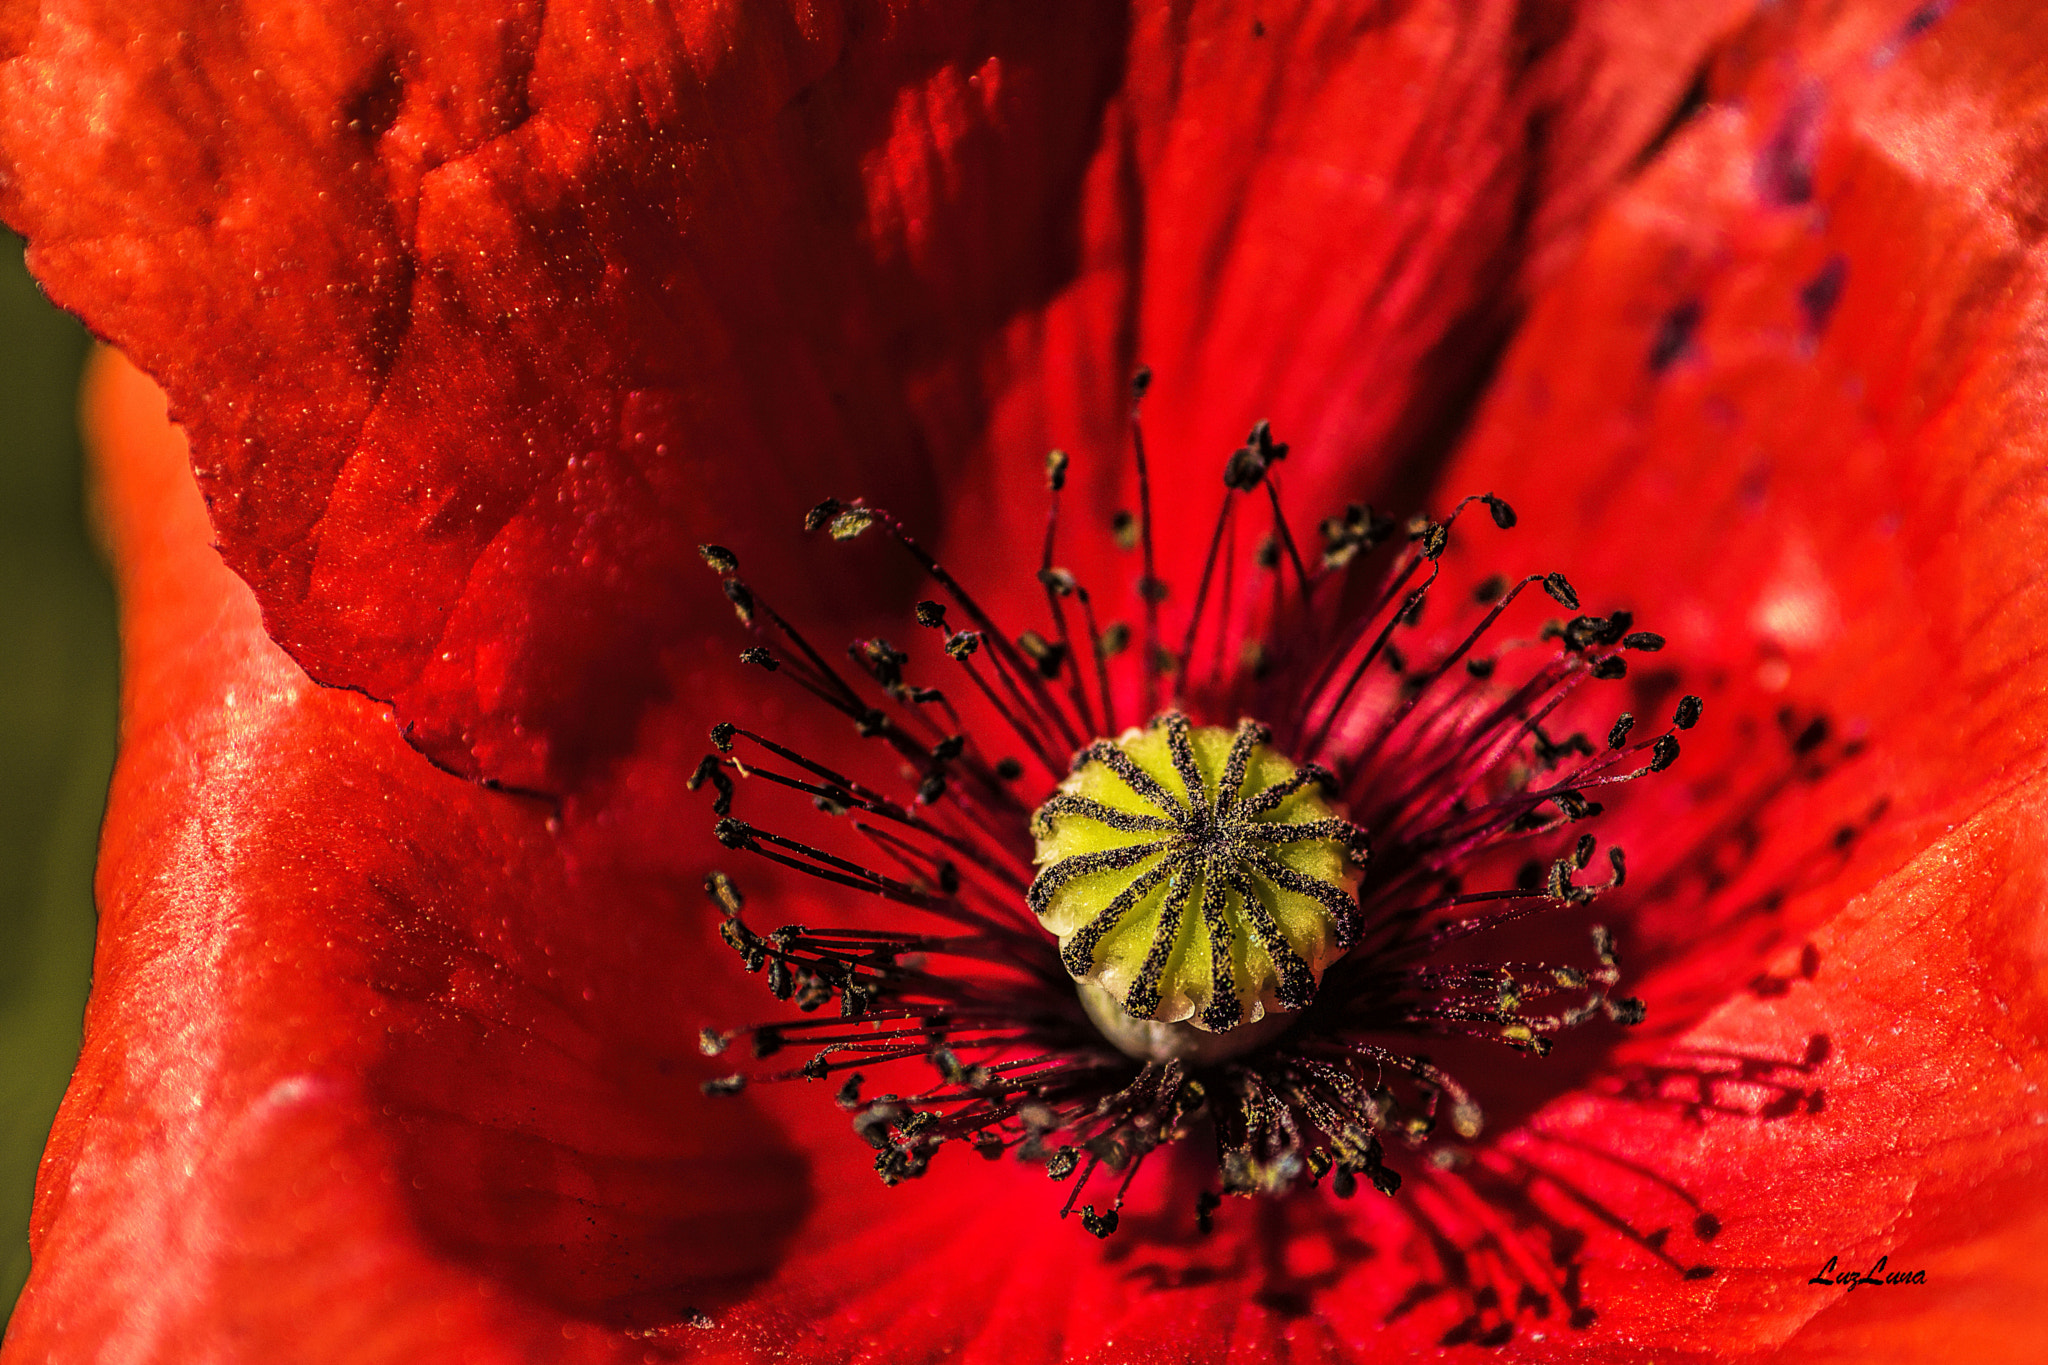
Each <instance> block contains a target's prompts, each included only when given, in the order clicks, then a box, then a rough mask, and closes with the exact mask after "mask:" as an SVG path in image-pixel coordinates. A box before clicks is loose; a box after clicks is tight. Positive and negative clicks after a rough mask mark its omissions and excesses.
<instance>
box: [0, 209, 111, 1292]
mask: <svg viewBox="0 0 2048 1365" xmlns="http://www.w3.org/2000/svg"><path fill="white" fill-rule="evenodd" d="M85 350H86V337H85V332H84V330H83V329H81V328H80V327H79V325H78V324H77V322H75V321H74V320H73V319H71V318H70V317H67V316H66V315H64V314H62V313H59V312H58V311H57V310H56V309H55V308H53V307H51V306H50V303H49V301H48V300H46V299H45V298H44V297H43V296H42V294H41V293H39V292H38V291H37V289H36V287H35V285H34V284H32V283H30V281H29V277H28V272H27V271H26V270H24V269H23V268H22V263H21V243H20V241H19V240H18V239H16V238H14V237H12V236H9V235H5V234H0V1322H4V1321H5V1319H6V1316H7V1314H8V1313H10V1312H11V1311H12V1310H13V1307H14V1301H15V1298H16V1296H17V1295H19V1294H20V1292H21V1284H22V1280H23V1279H24V1278H25V1277H26V1276H27V1274H28V1211H29V1202H30V1198H31V1196H32V1194H33V1191H34V1187H35V1175H36V1159H37V1158H38V1157H39V1156H40V1155H41V1154H42V1149H43V1141H44V1139H45V1138H46V1137H48V1136H49V1131H50V1118H51V1116H52V1115H53V1114H55V1113H56V1111H57V1101H58V1100H59V1099H60V1098H61V1097H62V1096H63V1094H64V1083H65V1081H66V1079H67V1078H68V1077H69V1076H70V1074H71V1067H72V1063H73V1062H75V1061H76V1060H77V1057H78V1023H79V1016H80V1013H81V1011H82V1010H83V1009H84V1007H85V988H86V978H87V974H88V972H89V970H90V968H91V965H92V934H93V914H92V860H93V848H94V845H95V843H96V842H97V841H98V838H99V826H100V810H101V807H102V805H103V804H104V802H105V800H106V794H107V775H108V772H109V771H110V770H111V769H112V767H113V762H114V703H115V691H114V669H115V648H114V601H113V594H112V591H111V590H110V589H109V587H108V584H107V576H106V571H105V569H104V568H103V567H102V566H101V564H100V561H99V558H98V556H97V554H96V553H95V551H94V549H93V547H92V543H91V540H90V539H89V537H88V536H87V534H86V530H85V521H84V516H83V511H82V509H83V505H84V501H85V500H84V496H83V490H82V481H81V476H80V470H79V457H78V416H77V406H78V373H79V366H80V365H81V364H82V363H83V361H84V359H85Z"/></svg>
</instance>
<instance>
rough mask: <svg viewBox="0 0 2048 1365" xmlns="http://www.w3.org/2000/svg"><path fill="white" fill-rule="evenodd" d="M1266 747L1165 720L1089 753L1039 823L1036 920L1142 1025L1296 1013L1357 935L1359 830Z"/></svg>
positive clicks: (1078, 971) (1241, 731) (1233, 734)
mask: <svg viewBox="0 0 2048 1365" xmlns="http://www.w3.org/2000/svg"><path fill="white" fill-rule="evenodd" d="M1267 738H1268V736H1267V733H1266V731H1265V730H1264V729H1263V727H1260V726H1258V725H1256V724H1254V723H1252V722H1249V721H1247V722H1242V723H1240V725H1239V726H1238V727H1237V728H1236V730H1234V731H1233V730H1228V729H1224V728H1221V727H1203V728H1197V727H1195V726H1193V725H1191V724H1189V723H1188V722H1187V721H1186V720H1185V719H1184V718H1183V717H1181V716H1179V715H1178V714H1169V715H1167V716H1164V717H1162V718H1161V719H1160V720H1158V721H1155V722H1154V723H1153V724H1152V725H1151V726H1150V727H1148V728H1145V729H1132V730H1128V731H1126V732H1125V733H1124V734H1123V735H1121V736H1120V737H1118V738H1117V739H1116V740H1114V741H1098V742H1097V743H1095V744H1094V745H1091V746H1090V747H1089V748H1088V749H1087V750H1084V751H1083V753H1082V754H1081V755H1080V757H1079V759H1078V760H1077V766H1076V767H1075V769H1074V771H1073V773H1072V774H1071V775H1070V776H1069V777H1068V778H1067V779H1066V781H1065V782H1063V783H1061V784H1060V789H1059V792H1058V793H1057V794H1056V795H1055V796H1054V797H1053V798H1052V799H1051V800H1050V801H1048V802H1047V803H1046V804H1045V806H1043V807H1042V808H1041V809H1040V811H1039V813H1038V816H1037V818H1036V819H1035V820H1034V822H1033V832H1034V834H1035V835H1036V837H1037V840H1038V855H1037V862H1038V866H1039V869H1040V870H1039V874H1038V878H1037V880H1036V882H1035V883H1034V884H1033V886H1032V888H1031V902H1032V908H1033V909H1034V910H1036V911H1037V912H1038V917H1039V922H1040V923H1041V924H1043V925H1044V926H1045V928H1046V929H1047V930H1049V931H1050V932H1051V933H1053V934H1055V935H1056V936H1058V938H1059V940H1060V947H1061V950H1062V952H1061V956H1062V958H1063V960H1065V961H1066V963H1067V967H1068V970H1069V971H1070V972H1072V973H1073V974H1074V975H1076V976H1077V977H1078V978H1079V979H1081V980H1084V981H1092V982H1093V983H1095V984H1096V985H1097V986H1099V987H1101V988H1102V989H1103V990H1104V991H1106V992H1107V993H1108V994H1109V995H1110V996H1111V997H1112V998H1114V999H1115V1000H1117V1001H1119V1002H1121V1003H1122V1004H1123V1006H1124V1009H1125V1011H1126V1012H1127V1013H1129V1014H1130V1015H1132V1016H1133V1017H1135V1018H1138V1019H1151V1020H1157V1021H1160V1022H1180V1021H1186V1022H1187V1023H1189V1024H1192V1025H1193V1026H1194V1027H1196V1028H1199V1029H1205V1030H1209V1031H1214V1032H1222V1031H1226V1030H1228V1029H1231V1028H1234V1027H1237V1026H1239V1025H1243V1024H1250V1023H1254V1022H1256V1021H1257V1020H1259V1019H1261V1018H1262V1017H1263V1016H1265V1015H1266V1014H1267V1013H1268V1012H1269V1011H1288V1010H1298V1009H1301V1008H1303V1007H1304V1006H1306V1005H1307V1004H1308V1002H1309V1000H1310V999H1311V998H1312V997H1313V995H1314V992H1315V987H1316V985H1317V984H1318V983H1320V981H1321V979H1322V974H1323V971H1324V969H1325V968H1327V967H1328V966H1329V965H1330V964H1331V963H1332V962H1334V961H1336V959H1337V958H1338V957H1339V956H1341V955H1342V953H1343V952H1344V950H1345V949H1346V948H1348V947H1349V946H1350V943H1351V940H1352V938H1353V937H1354V936H1355V934H1356V931H1357V912H1356V896H1357V891H1358V884H1359V881H1360V879H1361V877H1362V876H1363V868H1362V867H1361V866H1360V862H1361V860H1362V859H1363V857H1364V851H1363V840H1362V836H1360V835H1359V834H1358V832H1357V831H1356V830H1355V829H1353V828H1351V827H1350V826H1349V825H1348V824H1345V823H1344V821H1343V819H1342V816H1341V814H1340V812H1339V811H1338V810H1337V809H1336V808H1335V807H1334V806H1333V805H1332V804H1331V803H1330V802H1329V801H1328V800H1327V799H1326V798H1325V796H1324V795H1323V791H1322V786H1321V784H1320V783H1319V782H1318V781H1316V780H1314V775H1313V774H1308V773H1302V772H1300V771H1299V770H1298V769H1297V768H1296V766H1295V765H1294V764H1293V763H1291V762H1289V761H1288V760H1287V759H1286V758H1284V757H1283V756H1281V755H1280V754H1278V753H1276V752H1274V750H1272V749H1271V748H1269V747H1267V744H1266V742H1265V741H1266V739H1267ZM1233 768H1236V769H1237V770H1239V771H1241V772H1242V773H1243V779H1242V781H1241V782H1240V783H1238V784H1236V785H1235V786H1234V787H1232V788H1231V789H1230V790H1228V791H1225V790H1223V788H1224V786H1225V785H1226V784H1227V783H1228V781H1229V778H1230V776H1231V773H1232V770H1233ZM1190 778H1195V779H1197V780H1195V781H1190V780H1189V779H1190ZM1262 794H1263V796H1262ZM1262 807H1264V808H1262ZM1117 850H1128V851H1127V852H1121V853H1119V852H1117ZM1134 888H1135V889H1136V894H1132V893H1133V890H1134ZM1119 896H1124V897H1125V898H1126V901H1127V904H1126V905H1125V906H1124V907H1123V908H1122V909H1121V910H1117V909H1115V907H1116V903H1117V901H1118V898H1119ZM1219 947H1220V948H1221V950H1222V952H1223V954H1224V955H1225V957H1226V963H1227V971H1226V972H1225V973H1223V974H1222V976H1221V978H1220V980H1219V977H1218V974H1217V972H1216V970H1215V968H1216V963H1215V960H1214V959H1215V956H1216V953H1217V950H1218V948H1219ZM1148 966H1149V970H1148Z"/></svg>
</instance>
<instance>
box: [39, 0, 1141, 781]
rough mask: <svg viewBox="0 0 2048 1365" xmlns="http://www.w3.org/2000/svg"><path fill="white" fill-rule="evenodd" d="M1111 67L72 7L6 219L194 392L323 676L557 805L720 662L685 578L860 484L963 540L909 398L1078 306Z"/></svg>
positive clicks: (620, 35) (173, 384) (59, 33)
mask: <svg viewBox="0 0 2048 1365" xmlns="http://www.w3.org/2000/svg"><path fill="white" fill-rule="evenodd" d="M1120 33H1121V19H1120V17H1119V16H1118V15H1117V14H1116V13H1115V12H1114V11H1112V10H1108V9H1105V8H1104V7H1102V6H1100V5H1095V4H1088V3H1076V4H1068V5H1066V6H1064V8H1063V9H1059V8H1056V9H1055V10H1053V11H1050V12H1048V11H1046V10H1045V9H1044V8H1043V7H1040V8H1039V9H1037V10H1034V11H1033V12H1032V13H1031V14H1030V15H1029V16H1026V15H1023V14H1021V13H1018V14H1013V15H1010V16H1009V17H1004V15H1003V14H1001V13H997V12H981V11H965V10H960V9H958V8H956V7H949V6H930V7H925V8H912V9H905V10H904V11H903V12H901V13H899V14H896V15H893V16H889V17H887V18H883V17H881V16H875V17H874V18H873V19H872V21H870V19H869V18H867V17H863V16H861V15H856V14H849V13H842V12H839V11H836V10H833V9H831V8H826V9H813V8H812V7H809V6H799V7H796V8H795V11H794V12H789V11H784V10H781V9H779V8H774V7H761V6H740V5H724V6H715V7H705V6H695V7H687V13H683V14H679V15H677V16H675V17H673V18H664V17H663V16H662V14H661V13H660V12H657V11H655V10H645V9H643V10H639V11H636V12H635V13H634V14H633V15H632V16H630V17H627V16H623V15H612V14H609V13H607V12H606V11H605V9H604V7H602V6H588V7H582V8H577V7H573V6H571V7H565V6H559V5H555V6H548V7H546V9H545V10H541V9H538V8H532V9H526V10H523V11H508V12H507V13H506V14H505V15H503V16H497V15H488V16H487V15H485V14H484V12H481V11H477V10H476V9H475V8H474V7H473V6H468V7H465V6H452V7H449V8H448V9H447V11H446V12H445V13H444V12H442V11H440V10H421V9H419V8H418V7H407V6H395V7H384V6H376V5H363V6H352V7H349V8H347V9H345V10H343V9H333V10H324V11H322V13H321V14H320V15H318V16H309V15H307V14H305V13H303V12H301V11H300V10H299V9H298V8H296V7H287V8H286V9H285V10H282V11H280V12H279V13H278V14H277V15H276V16H273V17H272V18H271V19H270V20H269V21H267V22H266V21H262V20H260V19H259V18H258V17H257V16H253V15H251V14H248V13H243V14H240V15H234V16H230V15H228V14H226V13H225V12H223V11H220V10H218V9H215V8H212V7H208V6H203V5H202V6H187V7H177V6H173V7H170V8H168V9H163V10H157V11H150V12H149V13H147V14H143V13H141V12H138V11H136V10H134V9H133V8H132V7H120V6H112V5H107V6H100V5H93V4H81V5H77V6H73V7H68V8H67V9H66V10H65V11H64V12H63V13H62V14H61V15H60V14H56V13H52V14H50V15H48V16H45V17H44V18H43V19H41V20H39V21H37V23H35V24H34V25H32V26H31V28H30V31H28V32H27V33H23V34H16V35H15V38H14V41H13V42H12V43H11V44H10V46H9V57H10V59H9V60H8V62H7V63H6V69H5V74H4V77H0V103H4V105H5V107H6V109H7V111H8V112H7V115H6V119H5V130H4V133H0V155H4V158H5V162H6V167H7V170H6V175H5V177H4V179H5V198H4V204H0V212H4V213H5V214H6V216H7V218H8V220H9V221H10V222H12V223H14V224H16V225H17V226H19V227H20V228H21V229H22V230H23V231H24V232H25V233H26V234H27V235H28V236H29V237H31V239H32V241H33V245H32V247H31V255H32V260H33V266H34V269H35V270H36V271H37V273H38V277H39V278H40V279H41V280H42V281H43V282H44V283H45V285H46V287H47V288H48V289H49V291H50V292H51V294H52V295H53V297H55V298H57V299H58V300H59V301H60V302H62V303H64V304H66V305H68V306H70V307H73V308H74V309H76V310H77V311H79V312H80V313H81V314H82V315H84V316H85V317H86V318H87V319H88V320H89V321H90V322H91V324H92V325H93V326H94V327H95V329H97V330H98V331H99V332H100V333H101V334H102V335H103V336H106V337H109V338H111V339H113V340H115V341H116V342H118V343H119V344H121V345H122V346H124V347H125V348H126V349H127V350H128V351H129V353H130V354H132V355H134V356H135V357H136V358H137V360H138V363H140V364H141V365H143V366H144V367H145V368H146V369H148V370H149V371H150V372H151V373H153V374H155V375H157V376H158V377H159V378H161V379H162V381H163V382H164V384H165V386H166V387H167V389H168V390H169V391H170V393H171V395H172V401H173V406H174V411H175V414H176V416H177V417H178V419H179V420H180V421H181V422H183V423H184V424H185V426H186V427H187V429H188V430H189V431H191V432H192V433H193V442H194V446H195V450H196V452H197V466H198V470H199V473H200V477H201V482H202V485H203V487H204V488H205V489H206V492H207V495H208V498H209V501H210V503H211V509H212V513H213V517H214V521H215V526H216V529H217V531H218V534H219V536H220V539H221V545H222V548H223V551H224V553H225V554H226V556H227V558H228V560H229V562H230V563H231V564H232V565H233V566H234V568H235V569H236V570H237V571H238V572H240V573H241V574H242V575H243V576H244V577H245V578H247V579H248V580H249V581H250V582H251V583H252V584H253V585H254V586H255V587H256V590H257V593H258V597H259V599H260V600H261V601H262V602H263V604H264V611H265V620H266V624H267V625H268V626H269V628H270V629H271V631H272V632H273V633H274V635H275V636H276V637H277V638H278V639H279V640H281V641H282V642H284V643H285V644H286V645H287V647H288V648H289V649H290V650H291V651H292V652H293V654H294V656H295V657H296V658H298V659H299V660H300V661H301V662H302V663H303V664H304V665H305V666H306V667H308V668H309V669H310V670H311V671H312V672H313V673H314V674H315V675H316V676H318V677H320V678H321V679H323V680H325V681H328V682H331V683H336V684H343V685H347V686H350V687H354V688H357V689H359V690H363V691H366V692H368V693H370V694H372V695H374V696H377V697H382V698H388V699H393V700H395V702H396V703H397V705H398V707H399V711H400V714H401V715H402V716H404V718H405V719H406V721H407V723H408V724H409V725H410V726H411V727H412V729H411V730H410V737H411V738H412V739H413V741H414V742H415V743H417V744H418V745H419V746H420V747H421V748H423V749H424V750H425V751H426V752H427V753H428V754H430V755H431V756H433V757H434V758H436V759H437V761H440V762H442V763H444V764H447V765H449V766H451V767H453V768H455V769H457V770H458V771H461V772H464V773H466V774H473V775H487V776H489V777H491V778H493V779H495V780H497V781H499V782H501V783H505V784H508V785H512V786H520V787H529V788H541V789H548V790H554V791H562V790H566V789H569V788H572V787H574V786H575V785H577V783H578V782H579V781H580V780H581V779H582V778H583V777H585V776H587V775H589V774H590V773H591V772H593V771H601V770H602V769H603V767H604V766H605V765H606V764H608V763H609V762H610V761H611V760H612V759H614V758H616V757H617V756H618V755H619V754H621V753H623V752H625V751H626V750H627V749H628V748H629V747H630V746H631V744H632V742H633V740H634V738H635V722H636V720H637V717H638V715H639V713H640V711H641V709H642V708H643V707H644V706H646V705H647V704H649V703H650V702H653V701H657V700H659V699H661V698H663V697H664V696H665V695H666V694H667V693H668V691H669V690H670V688H671V686H672V681H673V680H672V679H671V678H669V677H668V676H667V675H666V674H665V673H664V671H663V665H664V662H665V654H666V651H667V650H669V649H670V648H671V647H673V646H676V645H678V644H686V643H688V642H690V641H692V640H693V639H694V638H695V637H696V636H698V635H699V634H701V633H702V631H703V629H704V627H705V625H706V623H707V620H708V619H709V616H710V612H711V608H708V607H705V606H704V605H702V599H703V594H701V593H700V592H698V589H699V587H700V586H701V582H702V579H701V577H700V575H701V570H700V569H698V568H697V567H696V565H695V550H694V546H695V544H696V542H697V541H698V540H700V539H707V538H710V536H711V533H712V532H714V531H716V530H718V529H720V528H730V527H731V526H733V525H735V524H737V523H743V522H745V521H747V520H748V519H749V518H754V519H762V518H772V520H773V521H774V523H775V524H782V522H783V520H784V519H785V518H786V517H789V516H791V515H794V514H795V513H796V512H797V511H799V510H800V509H801V508H802V507H803V506H805V505H807V504H808V502H809V501H812V500H815V497H816V496H817V495H816V492H815V486H816V484H817V483H819V482H823V483H827V484H830V483H833V482H837V481H838V477H839V476H840V475H842V474H843V473H845V472H846V471H849V470H852V469H860V470H862V471H864V472H865V474H866V475H867V482H868V484H869V485H870V487H871V490H872V491H873V492H874V493H876V494H877V495H882V496H888V497H891V498H892V499H895V500H896V501H898V502H899V503H904V504H907V505H909V509H910V510H922V509H925V508H928V507H929V506H931V502H930V500H929V491H928V490H929V488H930V479H929V476H928V473H927V471H926V470H925V468H924V465H925V459H926V457H925V456H924V455H923V454H922V453H921V452H924V451H928V450H931V449H935V448H949V447H955V446H957V445H958V444H959V442H958V440H957V439H956V438H955V437H954V436H953V435H952V434H950V433H946V432H944V431H942V430H940V429H938V426H935V425H934V423H935V422H937V419H933V420H932V421H927V420H926V416H924V415H920V413H919V411H918V405H919V401H920V400H919V396H918V395H917V394H915V393H913V392H912V391H911V390H912V389H913V388H914V385H913V384H912V383H910V382H909V377H910V376H912V375H914V374H916V373H918V372H920V371H921V370H923V369H926V368H930V367H934V366H936V367H938V368H939V369H941V370H946V371H949V372H950V371H958V370H961V368H962V367H963V366H964V365H967V364H970V363H971V360H972V357H974V356H975V355H976V354H977V352H978V350H979V348H980V345H981V339H982V338H983V337H985V336H986V335H987V334H988V333H989V332H990V330H991V329H992V328H995V327H997V326H999V325H1001V324H1002V323H1003V322H1004V321H1005V320H1006V319H1007V318H1009V317H1010V316H1011V315H1013V314H1014V313H1015V312H1017V311H1018V310H1019V309H1020V308H1025V307H1028V306H1030V305H1031V304H1032V303H1033V302H1035V301H1036V300H1038V299H1040V298H1042V297H1043V295H1044V294H1045V292H1046V291H1047V290H1048V289H1049V288H1050V287H1051V286H1052V284H1053V283H1055V281H1056V280H1057V278H1058V277H1059V275H1060V274H1061V272H1062V271H1063V270H1064V269H1065V265H1064V262H1065V259H1066V256H1067V254H1068V252H1067V251H1066V250H1065V249H1063V247H1062V246H1061V243H1062V242H1063V241H1064V240H1065V239H1066V232H1065V230H1064V229H1063V228H1062V226H1061V215H1062V211H1063V210H1064V209H1065V208H1066V207H1067V205H1068V202H1069V200H1070V199H1071V195H1072V190H1071V186H1072V184H1073V182H1074V181H1075V180H1076V178H1077V175H1078V166H1079V165H1080V164H1081V162H1082V161H1083V160H1084V159H1085V158H1086V157H1087V155H1088V154H1089V153H1090V151H1091V149H1092V147H1093V143H1094V141H1095V137H1096V119H1097V116H1098V114H1099V112H1100V108H1101V104H1102V99H1103V97H1104V96H1105V95H1106V93H1107V87H1108V83H1109V80H1110V78H1111V77H1112V76H1113V73H1114V67H1113V64H1112V63H1113V61H1114V58H1115V56H1116V53H1117V50H1118V46H1119V43H1120ZM941 378H942V379H943V378H944V376H943V375H942V376H941ZM932 382H934V383H938V384H939V387H941V388H943V387H944V384H943V383H940V382H939V380H934V381H932ZM942 425H943V423H939V426H942ZM883 452H886V454H884V453H883ZM714 605H715V604H714Z"/></svg>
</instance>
